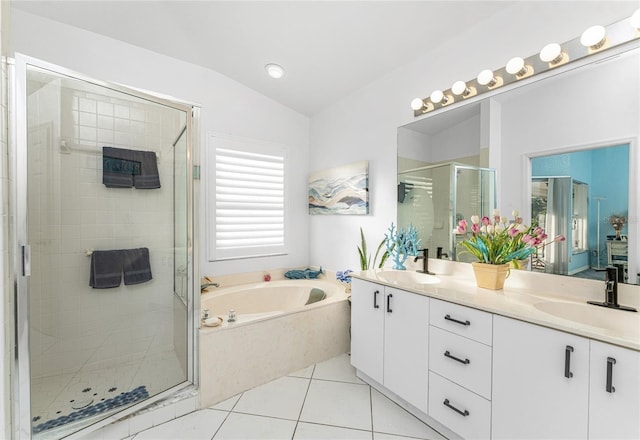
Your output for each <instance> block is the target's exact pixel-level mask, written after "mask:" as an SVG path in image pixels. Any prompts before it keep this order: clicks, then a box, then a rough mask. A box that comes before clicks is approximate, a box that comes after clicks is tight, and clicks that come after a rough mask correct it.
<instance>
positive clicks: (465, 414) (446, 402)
mask: <svg viewBox="0 0 640 440" xmlns="http://www.w3.org/2000/svg"><path fill="white" fill-rule="evenodd" d="M442 404H443V405H444V406H446V407H447V408H451V409H452V410H454V411H455V412H457V413H458V414H460V415H461V416H464V417H467V416H468V415H469V411H467V410H466V409H465V410H464V411H460V410H459V409H458V408H456V407H455V406H453V405H452V404H450V403H449V399H444V402H442Z"/></svg>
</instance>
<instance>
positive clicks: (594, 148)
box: [398, 45, 640, 284]
mask: <svg viewBox="0 0 640 440" xmlns="http://www.w3.org/2000/svg"><path fill="white" fill-rule="evenodd" d="M639 97H640V49H638V48H637V45H635V46H634V47H627V48H625V49H624V50H620V51H618V52H617V53H615V54H611V55H609V56H607V57H601V58H600V59H598V60H596V61H592V62H589V63H584V64H582V65H581V66H579V67H576V68H572V69H568V70H566V71H564V72H562V73H558V74H556V75H552V76H548V77H545V78H543V79H539V80H537V81H532V82H530V83H528V84H525V85H522V86H520V87H514V88H512V89H510V90H506V91H502V92H500V93H498V92H497V91H496V92H495V94H491V95H489V96H487V97H486V98H484V99H478V100H476V101H474V102H470V103H468V104H466V105H465V104H464V103H463V104H459V105H458V104H457V105H456V107H452V108H450V109H443V110H441V111H439V112H434V113H433V114H431V115H427V116H426V117H423V118H421V119H419V120H417V121H415V122H412V123H410V124H407V125H405V126H402V127H399V128H398V224H400V225H402V224H408V223H414V224H415V223H416V222H417V223H419V224H425V225H427V227H425V228H424V232H422V234H423V236H422V237H421V238H422V239H423V243H425V245H426V247H429V248H430V249H431V248H433V253H432V254H431V256H435V250H436V248H439V247H442V248H443V250H442V252H441V253H442V254H443V255H444V257H445V258H447V257H448V258H452V259H456V260H458V261H461V260H462V256H457V255H456V244H455V238H454V239H453V241H452V240H451V239H450V238H449V239H446V238H441V237H444V235H446V234H445V232H450V231H451V230H452V229H453V228H454V226H455V224H456V222H457V217H458V216H459V215H460V214H463V215H464V217H465V218H469V216H470V215H472V214H479V215H484V214H487V213H491V210H492V209H493V205H494V204H495V200H496V199H495V191H496V187H494V186H493V185H489V184H488V183H487V182H489V181H491V174H488V175H487V176H489V177H485V179H484V182H483V181H482V179H480V178H478V179H475V180H474V186H473V187H472V188H471V187H469V188H471V189H469V190H468V191H467V193H468V194H473V196H472V197H473V198H475V200H474V203H471V204H469V206H467V207H465V208H464V209H462V210H460V209H458V208H457V207H456V206H455V204H454V206H453V207H452V204H451V201H452V200H454V201H455V200H456V196H457V194H456V192H455V191H454V190H453V184H454V183H455V182H456V177H457V176H460V173H457V174H456V172H455V171H454V172H451V171H448V172H447V173H445V172H444V171H445V169H446V170H448V169H449V168H447V167H460V168H461V169H462V168H464V167H467V168H470V169H476V170H489V169H495V172H496V176H497V177H498V178H497V193H498V195H497V197H498V200H499V203H498V205H499V206H500V207H502V208H504V209H506V208H509V210H510V209H511V208H516V209H519V210H520V212H521V215H522V216H523V217H524V218H525V221H526V222H531V221H532V220H533V221H534V222H538V223H539V224H540V225H541V226H542V225H544V226H545V227H546V229H547V230H548V232H549V233H550V234H553V233H557V234H563V235H565V236H566V237H567V240H566V242H564V243H562V245H560V246H557V247H555V248H553V250H552V247H550V248H548V249H547V250H546V254H541V253H538V254H536V255H534V256H533V258H532V260H531V264H530V268H531V270H537V271H541V272H546V273H554V274H562V275H568V276H578V277H584V278H594V279H604V273H603V272H601V271H600V269H603V268H604V267H606V266H607V265H611V264H613V265H617V266H618V267H619V270H621V271H623V273H624V282H628V283H633V284H638V283H639V280H638V273H640V265H639V264H638V259H639V258H640V255H638V254H640V252H638V250H637V249H638V248H639V246H638V242H639V238H640V237H638V236H637V234H638V227H637V223H638V219H639V218H640V216H639V215H638V210H639V209H638V200H639V198H640V196H639V195H638V186H639V182H640V181H639V180H638V179H639V177H638V161H639V159H638V154H639V152H638V135H639V130H640V128H639V126H640V124H639V123H638V121H639V120H640V119H639V118H640V102H639V101H640V99H639ZM427 170H428V171H427ZM417 171H419V172H417ZM427 172H430V173H431V176H434V175H436V173H438V172H439V173H440V174H442V175H443V176H445V177H442V179H448V182H449V185H448V186H445V185H443V186H442V189H441V190H440V191H436V190H433V189H432V188H431V187H430V186H431V185H434V184H433V183H432V182H435V180H434V179H427V178H426V177H424V176H426V175H427ZM478 172H479V171H478ZM478 175H479V174H478ZM408 176H409V178H408ZM420 176H422V177H420ZM416 177H419V178H416ZM427 182H428V183H427ZM429 191H430V192H429ZM436 194H437V195H436ZM427 196H429V197H427ZM425 198H429V199H430V200H427V202H425V201H424V199H425ZM444 200H446V203H445V202H444ZM465 209H466V211H469V210H474V211H476V212H466V211H465ZM463 211H464V212H463ZM629 222H631V223H629ZM418 229H419V230H420V227H419V228H418ZM557 244H558V243H556V244H554V246H556V245H557ZM463 255H464V254H463Z"/></svg>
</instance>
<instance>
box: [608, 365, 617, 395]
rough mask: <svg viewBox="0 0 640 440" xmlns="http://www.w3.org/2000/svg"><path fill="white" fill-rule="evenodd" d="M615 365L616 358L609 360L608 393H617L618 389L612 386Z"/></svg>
mask: <svg viewBox="0 0 640 440" xmlns="http://www.w3.org/2000/svg"><path fill="white" fill-rule="evenodd" d="M615 363H616V360H615V359H614V358H612V357H608V358H607V393H615V392H616V387H614V386H613V385H612V384H611V383H612V382H613V364H615Z"/></svg>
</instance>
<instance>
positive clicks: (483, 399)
mask: <svg viewBox="0 0 640 440" xmlns="http://www.w3.org/2000/svg"><path fill="white" fill-rule="evenodd" d="M429 321H430V323H431V327H430V329H429V413H428V414H429V416H430V417H433V418H434V419H436V420H437V421H439V422H440V423H442V424H443V425H445V426H446V427H447V428H449V429H451V430H452V431H454V432H455V433H457V434H459V435H460V436H462V437H464V438H477V439H480V438H483V439H488V438H490V436H491V351H492V350H491V343H492V315H491V313H486V312H483V311H480V310H475V309H471V308H469V307H465V306H461V305H457V304H452V303H449V302H446V301H440V300H436V299H431V303H430V317H429Z"/></svg>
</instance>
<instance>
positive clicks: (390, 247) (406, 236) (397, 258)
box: [384, 223, 421, 270]
mask: <svg viewBox="0 0 640 440" xmlns="http://www.w3.org/2000/svg"><path fill="white" fill-rule="evenodd" d="M384 236H385V240H386V244H387V252H388V253H389V255H390V256H391V258H392V259H393V268H394V269H397V270H405V269H406V267H404V262H405V261H406V260H407V258H408V257H410V256H412V257H415V256H416V255H417V254H418V246H420V241H421V239H419V238H418V230H417V229H416V227H415V226H413V225H409V227H408V228H407V229H406V230H405V229H404V228H397V229H396V226H395V225H394V224H393V223H391V226H390V227H389V233H388V234H385V235H384Z"/></svg>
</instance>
